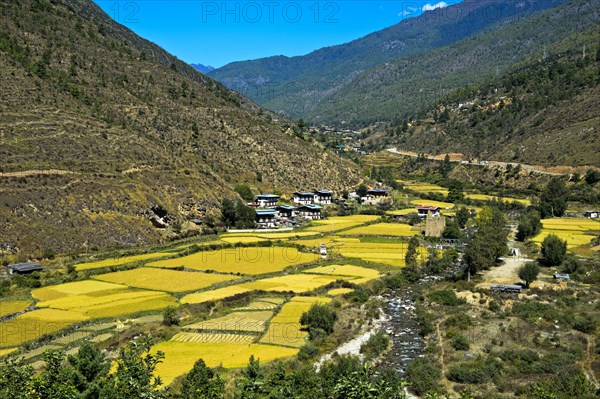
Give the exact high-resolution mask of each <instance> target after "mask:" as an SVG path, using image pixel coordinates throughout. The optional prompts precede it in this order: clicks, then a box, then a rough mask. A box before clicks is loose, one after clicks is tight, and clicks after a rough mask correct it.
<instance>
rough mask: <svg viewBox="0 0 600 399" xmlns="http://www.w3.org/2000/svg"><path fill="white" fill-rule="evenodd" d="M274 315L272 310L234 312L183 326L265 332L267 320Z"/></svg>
mask: <svg viewBox="0 0 600 399" xmlns="http://www.w3.org/2000/svg"><path fill="white" fill-rule="evenodd" d="M271 317H273V312H271V311H256V312H233V313H230V314H228V315H227V316H223V317H218V318H216V319H210V320H206V321H202V322H199V323H194V324H189V325H187V326H184V327H183V328H185V329H188V330H206V331H244V332H263V331H264V330H265V325H266V322H267V321H268V320H269V319H270V318H271Z"/></svg>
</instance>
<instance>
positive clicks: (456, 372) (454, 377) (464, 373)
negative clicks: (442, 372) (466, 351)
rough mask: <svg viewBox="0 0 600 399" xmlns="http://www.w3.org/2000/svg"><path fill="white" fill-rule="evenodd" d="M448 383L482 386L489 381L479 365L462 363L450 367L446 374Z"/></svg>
mask: <svg viewBox="0 0 600 399" xmlns="http://www.w3.org/2000/svg"><path fill="white" fill-rule="evenodd" d="M446 377H447V378H448V379H449V380H450V381H454V382H458V383H462V384H483V383H484V382H487V381H488V380H489V376H488V375H487V374H486V372H485V370H484V369H482V368H481V367H480V365H479V363H463V364H459V365H456V366H453V367H451V368H450V369H449V370H448V373H447V374H446Z"/></svg>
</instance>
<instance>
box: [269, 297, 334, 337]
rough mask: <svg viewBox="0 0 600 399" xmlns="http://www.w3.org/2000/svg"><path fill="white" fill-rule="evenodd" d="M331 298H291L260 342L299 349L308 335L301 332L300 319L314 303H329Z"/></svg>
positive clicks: (272, 321) (274, 318)
mask: <svg viewBox="0 0 600 399" xmlns="http://www.w3.org/2000/svg"><path fill="white" fill-rule="evenodd" d="M330 301H331V298H324V297H293V298H292V299H291V300H290V301H289V302H288V303H286V304H285V305H283V307H282V308H281V311H280V312H279V313H278V314H277V315H275V317H273V319H271V322H270V323H269V329H268V330H267V332H266V333H265V334H264V335H263V336H262V338H261V339H260V342H262V343H265V344H274V345H282V346H290V347H294V348H300V347H301V346H302V345H304V344H305V343H306V338H307V336H308V333H307V332H306V331H301V330H300V329H301V328H302V326H301V325H300V317H302V313H304V312H306V311H308V310H309V309H310V307H311V306H312V305H313V304H315V303H329V302H330Z"/></svg>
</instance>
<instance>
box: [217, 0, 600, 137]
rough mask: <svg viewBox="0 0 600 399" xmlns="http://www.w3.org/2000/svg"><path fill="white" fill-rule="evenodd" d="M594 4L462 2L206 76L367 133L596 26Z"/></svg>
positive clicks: (294, 113)
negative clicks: (298, 52) (336, 42)
mask: <svg viewBox="0 0 600 399" xmlns="http://www.w3.org/2000/svg"><path fill="white" fill-rule="evenodd" d="M598 10H599V6H598V2H597V1H593V0H592V1H582V0H570V1H568V2H567V1H564V0H528V1H504V0H485V1H475V0H466V1H463V2H461V3H458V4H455V5H452V6H449V7H447V8H439V9H436V10H433V11H429V12H426V13H424V14H422V15H420V16H418V17H415V18H410V19H407V20H404V21H402V22H400V23H399V24H396V25H394V26H391V27H389V28H386V29H383V30H381V31H378V32H375V33H372V34H370V35H367V36H365V37H363V38H360V39H358V40H355V41H352V42H350V43H346V44H342V45H339V46H333V47H327V48H323V49H320V50H317V51H314V52H312V53H310V54H308V55H305V56H299V57H283V56H276V57H269V58H263V59H258V60H253V61H244V62H235V63H231V64H228V65H225V66H223V67H221V68H218V69H216V70H214V71H212V72H210V73H209V75H210V76H212V77H214V78H216V79H217V80H219V81H221V82H222V83H224V84H225V85H227V86H228V87H230V88H232V89H234V90H236V91H238V92H240V93H242V94H244V95H245V96H247V97H249V98H251V99H253V100H255V101H257V102H258V103H259V104H261V105H263V106H265V107H267V108H268V109H271V110H273V111H275V112H280V113H283V114H285V115H288V116H290V117H292V118H304V119H307V120H309V121H311V122H313V123H320V124H337V125H348V126H354V127H364V126H368V125H371V124H373V123H377V122H381V121H391V120H394V119H398V118H401V117H402V116H405V115H409V114H413V113H415V112H418V111H420V110H422V109H423V108H424V107H427V106H428V105H429V104H431V103H432V102H434V101H435V100H436V99H437V98H440V97H443V96H444V95H445V94H447V93H448V92H451V91H452V90H454V89H457V88H459V87H462V86H464V85H467V84H473V83H478V82H482V81H485V80H486V79H489V78H491V77H493V76H496V75H498V74H501V73H503V72H505V71H506V70H508V69H510V68H513V67H514V66H515V65H517V64H519V63H521V62H524V61H527V60H529V59H531V58H532V57H536V56H538V55H539V56H541V54H542V52H543V49H544V47H545V46H550V45H552V43H554V42H556V41H560V40H562V39H564V38H565V37H568V36H569V35H571V34H573V33H575V32H577V31H580V30H585V29H587V28H589V27H591V26H594V25H595V24H597V20H598Z"/></svg>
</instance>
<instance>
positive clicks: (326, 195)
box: [314, 190, 333, 205]
mask: <svg viewBox="0 0 600 399" xmlns="http://www.w3.org/2000/svg"><path fill="white" fill-rule="evenodd" d="M332 198H333V191H330V190H315V197H314V201H315V204H325V205H327V204H331V199H332Z"/></svg>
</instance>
